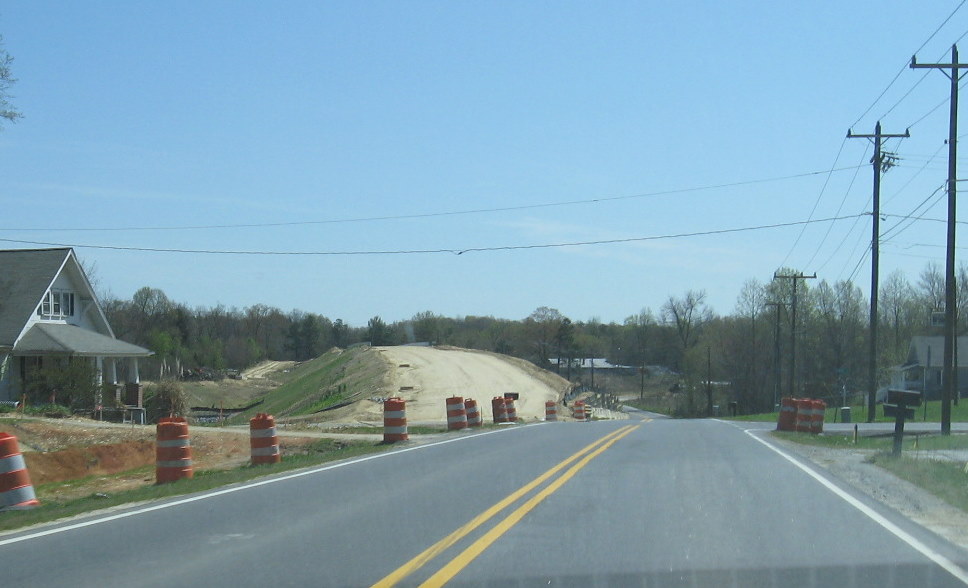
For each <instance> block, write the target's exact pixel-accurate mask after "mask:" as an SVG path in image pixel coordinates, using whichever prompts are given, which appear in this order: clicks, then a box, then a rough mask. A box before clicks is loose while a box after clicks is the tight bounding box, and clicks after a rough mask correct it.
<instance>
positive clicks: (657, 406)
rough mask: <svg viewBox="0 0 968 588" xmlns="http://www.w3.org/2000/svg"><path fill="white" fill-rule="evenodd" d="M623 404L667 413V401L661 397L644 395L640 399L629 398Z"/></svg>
mask: <svg viewBox="0 0 968 588" xmlns="http://www.w3.org/2000/svg"><path fill="white" fill-rule="evenodd" d="M623 404H627V405H629V406H632V407H635V408H637V409H639V410H647V411H649V412H655V413H658V414H669V402H668V401H667V400H665V399H661V398H655V397H652V398H649V397H646V398H644V399H642V400H639V399H635V400H629V401H627V402H624V403H623Z"/></svg>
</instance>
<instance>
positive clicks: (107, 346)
mask: <svg viewBox="0 0 968 588" xmlns="http://www.w3.org/2000/svg"><path fill="white" fill-rule="evenodd" d="M13 350H14V351H15V352H16V353H17V354H19V355H45V354H48V353H56V354H67V355H77V356H90V357H96V356H103V357H148V356H149V355H154V353H153V352H151V351H148V350H147V349H145V348H144V347H139V346H137V345H133V344H131V343H126V342H125V341H121V340H120V339H115V338H114V337H108V336H107V335H102V334H100V333H95V332H94V331H89V330H87V329H82V328H81V327H78V326H76V325H62V324H58V323H37V324H35V325H34V326H32V327H30V329H29V330H28V331H27V333H26V334H25V335H24V336H23V337H21V338H20V341H17V345H16V346H15V347H14V348H13Z"/></svg>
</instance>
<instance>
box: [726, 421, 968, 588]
mask: <svg viewBox="0 0 968 588" xmlns="http://www.w3.org/2000/svg"><path fill="white" fill-rule="evenodd" d="M753 431H754V430H753V429H743V432H744V433H746V434H747V435H749V436H750V438H752V439H754V440H756V441H757V442H758V443H761V444H763V445H764V446H766V447H767V448H769V449H770V450H772V451H774V452H776V453H777V454H778V455H779V456H780V457H782V458H783V459H785V460H787V461H789V462H790V463H792V464H793V465H795V466H797V467H798V468H800V469H801V470H803V471H804V472H805V473H806V474H807V475H808V476H810V477H811V478H813V479H814V480H816V481H818V482H820V484H821V485H823V487H824V488H826V489H827V490H830V491H831V492H833V493H834V494H836V495H837V496H838V497H840V498H841V499H842V500H844V501H845V502H846V503H847V504H849V505H851V506H853V507H854V508H856V509H857V510H859V511H860V512H862V513H863V514H865V515H867V517H868V518H870V519H871V520H873V521H874V522H875V523H877V524H878V525H880V526H882V527H884V528H885V529H887V530H888V531H890V532H891V533H893V534H894V536H895V537H897V538H898V539H900V540H901V541H903V542H905V543H907V544H908V545H910V546H911V547H913V548H914V549H916V550H917V551H919V552H920V553H921V554H922V555H923V556H925V557H927V558H928V559H930V560H931V561H933V562H934V563H936V564H938V565H939V566H941V567H942V568H944V570H945V571H946V572H948V573H949V574H951V575H952V576H954V577H955V578H957V579H959V580H961V582H962V583H963V584H966V585H968V572H966V571H965V570H964V569H963V568H962V567H961V566H959V565H958V564H956V563H955V562H953V561H951V560H950V559H948V558H947V557H945V556H943V555H941V554H940V553H938V552H937V551H935V550H933V549H931V548H930V547H928V546H927V545H925V544H924V543H922V542H921V541H920V540H918V539H917V538H915V537H914V536H912V535H911V534H910V533H908V532H907V531H905V530H903V529H901V528H900V527H898V526H897V525H895V524H894V523H892V522H891V521H889V520H887V519H886V518H884V516H883V515H881V514H880V513H878V512H877V511H875V510H874V509H872V508H871V507H869V506H867V505H866V504H864V503H863V502H861V501H860V500H857V499H856V498H854V497H853V496H851V495H850V494H848V493H847V492H845V491H844V490H842V489H841V488H840V487H838V486H837V485H835V484H834V483H833V482H831V481H830V480H828V479H827V478H825V477H824V476H822V475H821V474H819V473H817V472H816V471H814V470H813V469H812V468H810V467H808V466H806V465H804V464H803V463H801V462H800V461H799V460H797V459H796V458H795V457H793V456H791V455H790V454H788V453H786V452H785V451H783V450H782V449H780V448H778V447H776V446H774V445H772V444H771V443H769V442H767V441H764V440H763V439H760V438H759V437H757V436H756V435H754V434H753Z"/></svg>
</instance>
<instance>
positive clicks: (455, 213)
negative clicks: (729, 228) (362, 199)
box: [0, 0, 968, 232]
mask: <svg viewBox="0 0 968 588" xmlns="http://www.w3.org/2000/svg"><path fill="white" fill-rule="evenodd" d="M966 1H968V0H966ZM841 148H843V146H841ZM835 165H836V162H835ZM851 169H854V168H852V167H841V168H831V169H829V170H818V171H810V172H804V173H799V174H792V175H788V176H777V177H772V178H761V179H755V180H742V181H738V182H727V183H722V184H710V185H706V186H692V187H687V188H676V189H672V190H659V191H656V192H644V193H640V194H629V195H624V196H604V197H599V198H586V199H581V200H563V201H558V202H544V203H537V204H521V205H518V206H501V207H494V208H473V209H466V210H452V211H442V212H425V213H414V214H400V215H386V216H370V217H356V218H339V219H322V220H302V221H285V222H274V223H238V224H223V225H184V226H154V227H151V226H147V227H73V228H72V227H67V228H63V227H62V228H50V227H35V228H21V227H0V231H20V232H39V231H46V232H73V231H78V232H80V231H84V232H87V231H95V232H102V231H103V232H119V231H184V230H209V229H239V228H262V227H292V226H301V225H326V224H340V223H361V222H373V221H391V220H407V219H418V218H433V217H446V216H460V215H469V214H481V213H489V212H512V211H520V210H534V209H539V208H552V207H559V206H573V205H579V204H595V203H600V202H616V201H620V200H633V199H637V198H652V197H656V196H668V195H672V194H684V193H687V192H701V191H706V190H718V189H723V188H735V187H739V186H749V185H753V184H764V183H769V182H778V181H783V180H793V179H798V178H806V177H810V176H818V175H821V174H827V180H828V181H829V179H830V174H832V173H834V172H842V171H848V170H851ZM824 185H826V182H825V184H824Z"/></svg>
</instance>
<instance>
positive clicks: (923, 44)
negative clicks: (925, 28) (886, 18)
mask: <svg viewBox="0 0 968 588" xmlns="http://www.w3.org/2000/svg"><path fill="white" fill-rule="evenodd" d="M965 2H968V0H961V2H960V3H959V4H958V6H956V7H955V9H954V10H952V11H951V14H949V15H948V18H946V19H944V20H943V21H941V24H939V25H938V28H936V29H934V32H933V33H931V34H930V35H929V36H928V38H927V39H925V40H924V42H923V43H921V46H920V47H918V48H917V49H916V50H915V51H914V53H915V54H916V53H918V52H919V51H921V50H922V49H924V47H925V46H926V45H927V44H928V43H930V42H931V39H933V38H934V36H935V35H937V34H938V32H939V31H940V30H941V29H942V28H943V27H944V25H946V24H948V21H949V20H951V18H952V17H953V16H954V15H955V13H957V12H958V11H959V10H961V7H962V6H964V5H965ZM962 36H964V35H962ZM959 40H960V39H959ZM956 43H957V41H956ZM907 68H908V62H907V61H905V62H904V65H903V66H902V67H901V69H900V70H898V72H897V74H895V75H894V78H893V79H891V81H890V83H888V84H887V87H886V88H884V90H883V91H882V92H881V93H880V94H878V95H877V98H875V99H874V101H873V102H872V103H871V105H870V106H868V107H867V110H865V111H864V112H863V113H862V114H861V115H860V116H858V117H857V120H855V121H854V123H853V124H852V125H850V126H851V127H855V126H857V123H859V122H860V121H861V120H863V118H864V117H865V116H867V114H868V113H869V112H870V111H871V110H873V109H874V107H875V106H876V105H877V103H878V102H880V101H881V98H883V97H884V95H885V94H887V92H888V90H890V89H891V86H893V85H894V82H896V81H897V80H898V78H900V77H901V74H902V73H904V70H906V69H907ZM918 83H920V82H918ZM909 93H910V92H909ZM905 96H907V94H905ZM894 106H897V105H896V104H895V105H894ZM894 106H892V107H891V110H893V109H894ZM888 112H890V110H889V111H888ZM882 118H883V117H882ZM912 126H914V125H908V128H910V127H912Z"/></svg>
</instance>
